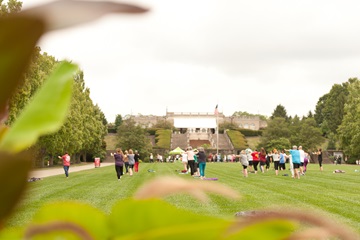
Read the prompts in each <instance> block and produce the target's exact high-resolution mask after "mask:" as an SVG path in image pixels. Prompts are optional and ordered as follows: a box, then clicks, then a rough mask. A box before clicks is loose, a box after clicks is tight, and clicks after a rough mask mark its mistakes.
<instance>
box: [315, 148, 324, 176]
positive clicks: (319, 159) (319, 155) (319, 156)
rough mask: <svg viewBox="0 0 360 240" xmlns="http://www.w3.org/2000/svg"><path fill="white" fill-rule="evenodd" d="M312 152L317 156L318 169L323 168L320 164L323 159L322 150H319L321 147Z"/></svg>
mask: <svg viewBox="0 0 360 240" xmlns="http://www.w3.org/2000/svg"><path fill="white" fill-rule="evenodd" d="M314 154H316V155H317V156H318V162H319V167H320V171H322V170H323V166H322V160H323V159H322V150H321V148H319V150H318V151H317V152H316V153H314Z"/></svg>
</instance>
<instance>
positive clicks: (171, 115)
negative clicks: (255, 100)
mask: <svg viewBox="0 0 360 240" xmlns="http://www.w3.org/2000/svg"><path fill="white" fill-rule="evenodd" d="M131 118H132V119H133V120H134V121H135V122H136V123H137V124H139V125H142V126H144V127H152V126H154V125H155V124H157V123H158V122H161V121H167V122H171V123H172V124H174V126H175V127H176V128H187V129H188V130H189V131H190V132H196V131H200V132H208V131H213V130H212V129H215V128H216V120H218V123H219V124H222V123H225V122H228V123H233V124H235V125H236V126H238V127H239V128H244V129H251V130H259V129H260V128H264V127H266V126H267V123H266V121H263V120H261V119H260V117H259V116H240V117H237V116H235V117H234V116H225V115H224V114H223V113H219V114H218V116H217V117H216V116H215V115H214V113H200V112H197V113H194V112H166V115H165V116H154V115H134V116H131Z"/></svg>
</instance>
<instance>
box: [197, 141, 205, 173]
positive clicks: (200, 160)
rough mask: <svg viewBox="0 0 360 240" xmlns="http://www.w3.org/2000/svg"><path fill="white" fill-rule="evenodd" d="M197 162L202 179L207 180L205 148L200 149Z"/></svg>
mask: <svg viewBox="0 0 360 240" xmlns="http://www.w3.org/2000/svg"><path fill="white" fill-rule="evenodd" d="M197 161H198V164H199V171H200V179H201V180H203V179H205V167H206V154H205V151H204V148H203V147H199V152H198V153H197Z"/></svg>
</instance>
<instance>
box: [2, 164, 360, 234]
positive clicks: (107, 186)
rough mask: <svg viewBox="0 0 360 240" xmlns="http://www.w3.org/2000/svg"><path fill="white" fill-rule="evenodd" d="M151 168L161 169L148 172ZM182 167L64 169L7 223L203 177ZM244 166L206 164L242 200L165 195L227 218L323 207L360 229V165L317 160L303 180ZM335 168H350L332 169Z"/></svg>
mask: <svg viewBox="0 0 360 240" xmlns="http://www.w3.org/2000/svg"><path fill="white" fill-rule="evenodd" d="M149 169H152V170H155V172H148V170H149ZM180 169H182V164H181V163H141V164H140V172H139V173H137V174H135V175H134V176H132V177H130V176H128V175H125V176H124V177H123V178H122V179H121V180H120V181H118V180H117V178H116V174H115V169H114V167H113V166H109V167H100V168H94V169H92V170H85V171H81V172H74V173H71V168H70V177H69V178H68V179H66V178H65V177H64V176H63V175H58V176H53V177H47V178H44V179H43V180H41V181H36V182H30V183H29V188H28V191H27V193H26V195H25V197H24V198H23V201H22V203H21V204H20V206H19V208H18V210H17V211H16V213H15V214H13V216H12V217H11V219H10V220H9V221H8V225H7V227H17V226H23V225H25V224H27V223H29V221H31V218H32V216H33V215H34V213H35V212H36V211H37V210H38V209H39V208H40V207H41V206H42V205H43V204H45V203H47V202H55V201H69V200H70V201H81V202H85V203H89V204H91V205H93V206H94V207H96V208H98V209H100V210H102V211H104V212H106V213H109V212H110V211H111V208H112V206H113V205H114V204H115V203H116V202H117V201H118V200H119V199H126V198H129V197H131V196H132V195H133V194H134V192H135V191H136V190H137V189H138V188H139V186H141V185H142V184H143V183H144V182H147V181H149V180H150V179H152V178H154V177H157V176H161V175H171V176H178V177H180V178H184V179H189V180H191V181H202V180H200V179H193V178H192V177H191V176H189V175H185V174H179V173H178V172H177V170H180ZM241 169H242V167H241V165H240V164H239V163H207V165H206V176H207V177H209V178H214V177H216V178H218V181H217V182H218V183H221V184H225V185H228V186H230V187H231V188H233V189H235V190H236V191H238V192H239V193H240V194H241V195H242V198H241V199H240V200H236V201H235V200H229V199H227V198H224V197H222V196H217V195H210V198H211V202H210V203H208V204H204V203H200V202H198V201H197V200H195V199H194V198H192V197H190V196H188V195H184V194H178V195H172V196H168V197H166V198H165V200H166V201H168V202H170V203H172V204H173V205H175V206H177V207H179V208H185V209H188V210H191V211H193V212H197V213H201V214H205V215H211V216H217V217H221V218H232V217H234V215H235V213H236V212H239V211H248V210H256V209H257V210H260V209H266V208H274V207H276V208H280V209H283V210H288V209H298V210H299V209H304V210H307V211H310V212H313V213H314V214H317V213H318V212H320V213H322V214H324V216H325V217H326V218H331V219H334V221H335V222H336V221H337V222H340V223H342V224H345V225H347V226H349V227H351V228H353V229H355V231H357V232H359V233H360V203H359V193H360V184H359V182H360V181H359V179H360V167H358V166H355V165H325V166H324V171H323V172H320V171H319V167H318V165H316V164H311V165H310V166H309V169H308V172H307V174H306V176H302V178H301V179H300V180H298V179H292V178H291V177H289V176H282V174H284V173H289V171H285V172H280V175H279V176H275V172H274V170H269V171H268V172H266V173H264V174H261V173H260V174H259V173H258V174H249V177H248V178H244V177H243V176H242V174H241ZM335 169H341V170H344V171H346V173H336V174H335V173H332V171H333V170H335ZM355 170H359V172H358V171H355ZM214 182H215V181H214ZM168 184H171V182H169V183H168Z"/></svg>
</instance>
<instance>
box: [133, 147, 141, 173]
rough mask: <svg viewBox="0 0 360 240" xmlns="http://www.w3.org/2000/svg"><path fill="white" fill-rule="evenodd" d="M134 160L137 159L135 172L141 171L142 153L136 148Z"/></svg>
mask: <svg viewBox="0 0 360 240" xmlns="http://www.w3.org/2000/svg"><path fill="white" fill-rule="evenodd" d="M134 160H135V165H134V170H135V172H139V163H140V162H139V160H140V154H139V152H138V151H137V150H135V154H134Z"/></svg>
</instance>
